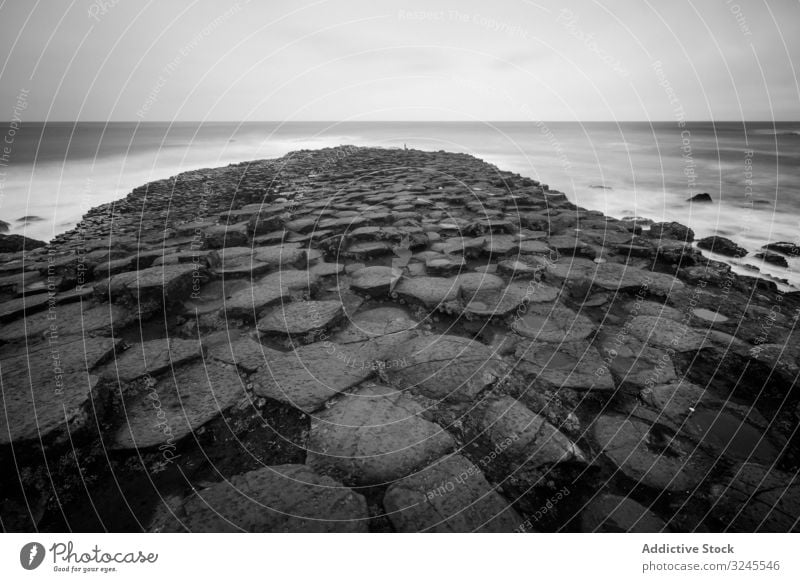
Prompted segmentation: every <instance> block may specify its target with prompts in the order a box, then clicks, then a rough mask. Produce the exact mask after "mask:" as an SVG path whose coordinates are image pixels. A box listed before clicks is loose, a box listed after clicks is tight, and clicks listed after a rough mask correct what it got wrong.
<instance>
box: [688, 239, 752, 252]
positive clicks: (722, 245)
mask: <svg viewBox="0 0 800 582" xmlns="http://www.w3.org/2000/svg"><path fill="white" fill-rule="evenodd" d="M697 246H698V247H700V248H701V249H704V250H707V251H711V252H712V253H717V254H719V255H725V256H726V257H744V256H745V255H747V249H745V248H742V247H740V246H739V245H737V244H736V243H735V242H733V241H732V240H730V239H727V238H724V237H721V236H707V237H705V238H701V239H700V240H699V241H697Z"/></svg>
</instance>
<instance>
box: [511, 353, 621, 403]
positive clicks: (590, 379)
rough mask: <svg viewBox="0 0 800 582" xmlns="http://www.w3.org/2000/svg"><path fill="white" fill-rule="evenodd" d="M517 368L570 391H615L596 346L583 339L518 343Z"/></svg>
mask: <svg viewBox="0 0 800 582" xmlns="http://www.w3.org/2000/svg"><path fill="white" fill-rule="evenodd" d="M515 355H516V358H517V365H516V368H517V369H518V370H520V371H522V372H523V373H525V374H527V375H529V376H533V377H535V381H536V382H538V383H540V384H544V385H545V386H547V387H548V388H552V389H555V390H557V389H559V388H570V389H572V390H581V391H584V390H614V389H615V385H614V381H613V379H612V378H611V375H610V374H607V373H605V370H604V366H605V361H604V360H603V358H602V356H601V355H600V353H599V352H598V351H597V349H596V348H595V347H594V346H592V345H589V343H588V342H586V341H578V342H563V343H549V342H541V341H529V342H522V343H520V344H519V345H517V348H516V351H515Z"/></svg>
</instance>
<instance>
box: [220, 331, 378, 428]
mask: <svg viewBox="0 0 800 582" xmlns="http://www.w3.org/2000/svg"><path fill="white" fill-rule="evenodd" d="M254 348H255V346H254ZM253 351H255V349H253ZM372 355H373V354H371V353H370V351H369V350H365V349H363V346H362V345H358V344H356V345H338V344H333V343H331V342H322V343H316V344H312V345H308V346H302V347H298V348H296V349H295V350H293V351H291V352H278V351H276V350H271V349H269V348H266V347H263V346H262V349H261V355H260V365H259V366H258V368H257V371H256V372H255V374H253V376H252V377H251V381H252V382H253V391H254V392H255V393H256V394H258V395H259V396H266V397H268V398H272V399H273V400H278V401H280V402H286V403H287V404H289V405H291V406H293V407H295V408H298V409H299V410H302V411H303V412H308V413H310V412H313V411H315V410H318V409H319V408H321V407H322V405H324V404H325V402H327V401H328V400H330V399H331V398H333V397H334V396H336V395H337V394H339V393H340V392H344V391H346V390H349V389H350V388H353V387H354V386H356V385H358V384H360V383H361V382H363V381H364V380H366V379H367V378H369V377H370V376H371V375H373V374H374V373H375V371H376V370H377V369H378V365H377V362H376V360H375V359H373V358H372V357H371V356H372ZM234 356H235V354H234ZM246 357H247V358H248V361H252V362H253V364H255V363H256V360H257V358H258V357H259V356H258V355H257V354H253V355H252V357H250V356H248V355H247V354H246Z"/></svg>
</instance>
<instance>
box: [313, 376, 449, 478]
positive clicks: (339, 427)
mask: <svg viewBox="0 0 800 582" xmlns="http://www.w3.org/2000/svg"><path fill="white" fill-rule="evenodd" d="M423 410H424V409H423V408H422V406H420V405H419V404H417V403H416V402H414V401H413V400H411V399H410V398H408V397H407V396H405V395H403V394H402V393H401V392H397V391H396V390H394V389H392V388H388V387H385V386H377V385H371V386H365V387H364V388H362V389H361V390H359V391H358V392H355V393H353V394H348V395H345V396H343V397H342V398H341V399H340V400H339V401H338V402H337V403H336V404H335V405H334V406H332V407H330V408H329V409H327V410H325V411H323V412H321V413H319V414H318V415H317V416H315V418H314V419H313V420H312V423H311V434H310V438H309V442H308V459H307V463H308V464H309V465H310V466H311V467H313V468H314V469H316V470H317V471H319V472H321V473H326V474H331V475H333V476H338V477H340V478H341V479H342V481H343V482H344V483H352V484H359V485H378V484H382V483H389V482H392V481H395V480H397V479H402V478H403V477H406V476H407V475H409V474H411V473H412V472H413V471H415V470H416V469H418V468H420V467H423V466H425V465H427V464H429V463H430V462H431V461H434V460H435V459H438V458H439V457H441V456H443V455H445V454H447V453H448V452H449V451H451V450H452V449H453V448H454V446H455V443H454V442H453V439H452V438H451V437H450V435H448V434H447V433H446V432H445V431H444V430H443V429H442V428H441V427H439V426H438V425H436V424H433V423H431V422H428V421H427V420H424V419H423V418H422V417H421V416H420V414H421V413H422V412H423Z"/></svg>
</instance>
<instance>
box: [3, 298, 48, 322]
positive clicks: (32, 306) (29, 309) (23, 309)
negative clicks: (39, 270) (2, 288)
mask: <svg viewBox="0 0 800 582" xmlns="http://www.w3.org/2000/svg"><path fill="white" fill-rule="evenodd" d="M50 302H52V304H53V305H55V303H56V297H55V295H52V296H51V295H50V294H49V293H38V294H35V295H25V296H23V297H19V298H17V299H11V300H9V301H4V302H3V303H0V321H4V322H5V321H11V320H12V319H16V318H17V317H22V316H23V315H25V314H32V313H36V312H37V311H42V310H43V309H45V308H46V307H47V305H48V303H50Z"/></svg>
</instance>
